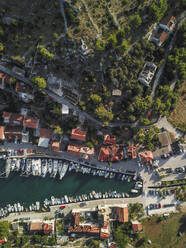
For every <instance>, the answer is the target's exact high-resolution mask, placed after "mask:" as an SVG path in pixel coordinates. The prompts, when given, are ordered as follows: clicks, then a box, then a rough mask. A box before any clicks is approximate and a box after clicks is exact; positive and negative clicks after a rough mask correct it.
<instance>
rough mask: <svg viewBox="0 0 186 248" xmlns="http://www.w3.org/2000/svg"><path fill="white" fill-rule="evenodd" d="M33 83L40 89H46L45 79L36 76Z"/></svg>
mask: <svg viewBox="0 0 186 248" xmlns="http://www.w3.org/2000/svg"><path fill="white" fill-rule="evenodd" d="M32 81H33V82H34V83H35V84H36V85H37V86H38V87H39V89H44V88H46V80H45V79H44V78H42V77H39V76H36V77H34V78H32Z"/></svg>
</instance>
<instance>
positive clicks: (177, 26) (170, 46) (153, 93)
mask: <svg viewBox="0 0 186 248" xmlns="http://www.w3.org/2000/svg"><path fill="white" fill-rule="evenodd" d="M185 16H186V14H185V13H183V14H182V15H180V17H179V18H178V19H177V23H176V31H175V32H174V34H173V37H172V39H171V41H170V43H169V46H168V47H167V49H166V51H165V58H164V59H165V60H164V62H163V63H162V64H161V66H160V67H159V69H158V72H157V73H156V78H155V80H154V84H153V88H152V92H151V98H152V99H153V98H154V96H155V91H156V88H157V86H158V83H159V80H160V77H161V75H162V73H163V70H164V68H165V65H166V62H167V58H168V56H169V55H170V53H171V51H172V48H173V46H174V43H175V41H176V35H177V33H178V30H179V27H180V26H181V25H182V23H183V22H184V20H185Z"/></svg>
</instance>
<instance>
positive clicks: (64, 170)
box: [60, 162, 68, 180]
mask: <svg viewBox="0 0 186 248" xmlns="http://www.w3.org/2000/svg"><path fill="white" fill-rule="evenodd" d="M67 170H68V162H64V164H63V168H62V171H61V173H60V180H61V179H62V178H63V177H64V176H65V174H66V172H67Z"/></svg>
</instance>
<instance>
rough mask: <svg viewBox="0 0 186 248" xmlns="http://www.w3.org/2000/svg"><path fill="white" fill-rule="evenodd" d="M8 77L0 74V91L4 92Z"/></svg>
mask: <svg viewBox="0 0 186 248" xmlns="http://www.w3.org/2000/svg"><path fill="white" fill-rule="evenodd" d="M8 79H9V77H8V75H6V74H4V73H3V72H0V89H2V90H4V88H5V83H7V82H8Z"/></svg>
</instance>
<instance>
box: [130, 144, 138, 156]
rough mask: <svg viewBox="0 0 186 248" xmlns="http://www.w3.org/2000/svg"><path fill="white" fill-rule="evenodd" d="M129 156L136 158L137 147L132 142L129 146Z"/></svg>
mask: <svg viewBox="0 0 186 248" xmlns="http://www.w3.org/2000/svg"><path fill="white" fill-rule="evenodd" d="M128 156H129V157H131V158H132V159H134V158H136V147H135V145H134V144H131V145H130V146H129V147H128Z"/></svg>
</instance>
